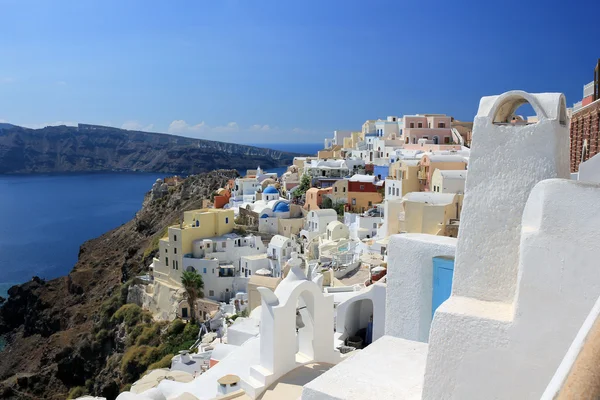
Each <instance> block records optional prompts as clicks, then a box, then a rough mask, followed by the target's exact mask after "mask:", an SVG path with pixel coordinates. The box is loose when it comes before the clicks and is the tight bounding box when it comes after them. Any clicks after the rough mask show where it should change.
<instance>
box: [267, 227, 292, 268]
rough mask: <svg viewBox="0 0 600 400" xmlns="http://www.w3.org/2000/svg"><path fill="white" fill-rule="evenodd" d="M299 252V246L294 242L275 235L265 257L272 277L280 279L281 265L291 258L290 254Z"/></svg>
mask: <svg viewBox="0 0 600 400" xmlns="http://www.w3.org/2000/svg"><path fill="white" fill-rule="evenodd" d="M299 251H300V245H299V244H298V243H296V241H295V240H292V239H290V238H289V237H285V236H282V235H275V236H273V238H272V239H271V241H270V242H269V247H268V249H267V257H268V258H269V261H270V268H271V271H272V275H271V276H274V277H280V276H281V274H282V272H283V265H284V264H285V263H286V262H287V260H289V259H290V258H291V257H292V253H297V252H299Z"/></svg>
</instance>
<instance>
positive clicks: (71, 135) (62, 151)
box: [0, 124, 296, 174]
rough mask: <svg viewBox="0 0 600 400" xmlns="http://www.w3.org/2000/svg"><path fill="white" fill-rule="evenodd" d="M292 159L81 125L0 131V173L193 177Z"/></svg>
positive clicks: (277, 164) (249, 148)
mask: <svg viewBox="0 0 600 400" xmlns="http://www.w3.org/2000/svg"><path fill="white" fill-rule="evenodd" d="M295 155H296V154H293V153H286V152H281V151H277V150H271V149H264V148H259V147H253V146H245V145H241V144H235V143H223V142H215V141H210V140H201V139H191V138H186V137H181V136H173V135H166V134H162V133H149V132H136V131H127V130H123V129H117V128H110V127H101V126H95V125H83V124H80V125H79V127H68V126H49V127H46V128H43V129H26V128H21V127H14V126H12V127H11V126H4V127H0V174H1V173H48V172H88V171H143V172H167V173H174V174H196V173H200V172H207V171H211V170H214V169H218V168H231V169H240V170H243V169H246V168H250V167H252V168H255V167H256V166H257V165H260V166H261V167H263V168H272V167H281V166H286V165H290V164H291V162H292V159H293V157H294V156H295Z"/></svg>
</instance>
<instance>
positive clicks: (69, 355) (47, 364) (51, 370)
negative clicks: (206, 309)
mask: <svg viewBox="0 0 600 400" xmlns="http://www.w3.org/2000/svg"><path fill="white" fill-rule="evenodd" d="M236 176H237V172H236V171H235V170H217V171H213V172H209V173H206V174H201V175H193V176H190V177H188V178H187V179H185V180H184V181H183V182H182V183H181V184H180V185H178V186H177V187H176V188H175V189H174V190H164V187H163V188H160V185H158V186H155V188H154V190H152V191H150V192H149V193H148V194H147V195H146V198H145V200H144V204H143V207H142V209H141V210H140V211H139V212H138V213H137V214H136V216H135V218H134V219H133V220H131V221H129V222H127V223H126V224H124V225H122V226H120V227H118V228H116V229H114V230H112V231H110V232H107V233H105V234H104V235H102V236H100V237H98V238H96V239H93V240H90V241H88V242H86V243H84V244H83V245H82V246H81V249H80V252H79V260H78V262H77V264H76V265H75V267H74V268H73V270H72V271H71V273H70V274H69V275H68V276H66V277H63V278H58V279H53V280H51V281H47V282H45V281H43V280H41V279H38V278H34V279H32V280H31V281H30V282H28V283H26V284H23V285H19V286H15V287H13V288H11V289H10V291H9V294H10V297H9V299H8V300H7V301H6V302H5V303H4V304H3V306H2V307H1V308H0V335H2V334H4V335H5V337H6V338H7V341H8V344H7V347H6V349H5V350H4V351H3V352H2V353H1V356H0V398H18V399H20V398H23V399H25V398H28V399H30V398H52V399H65V398H66V397H67V396H68V393H69V391H70V390H72V389H73V388H75V387H79V389H76V391H78V392H81V391H82V390H85V391H87V392H90V393H91V394H94V395H99V396H104V397H108V398H109V399H110V398H114V397H115V396H116V394H117V393H118V392H119V390H120V389H122V388H123V387H124V386H125V385H127V384H129V383H131V380H132V379H134V378H135V377H136V376H137V374H139V373H141V372H143V371H141V370H142V369H144V370H145V368H147V367H148V365H150V364H152V363H155V362H161V361H164V360H162V359H163V358H164V357H166V356H168V354H171V353H172V352H174V351H176V350H177V343H176V341H173V342H170V341H169V339H168V338H169V335H168V327H167V326H162V325H160V324H155V323H153V322H152V321H150V320H148V316H147V315H145V314H144V313H139V315H138V316H137V317H135V315H137V314H138V312H137V311H132V309H129V310H127V309H125V310H122V309H121V307H122V306H123V304H125V297H126V285H124V283H126V282H127V281H128V280H129V279H131V278H132V277H134V276H136V275H137V274H139V273H141V272H143V271H144V270H145V268H146V267H147V266H148V265H149V264H150V262H151V259H152V257H153V256H154V253H155V251H156V246H155V244H156V242H157V239H158V238H160V237H161V236H162V235H163V234H164V229H165V227H166V226H168V225H170V224H172V223H173V222H174V221H177V220H178V218H180V216H181V213H182V211H184V210H190V209H194V208H199V207H201V204H202V200H203V199H205V198H208V197H209V196H210V193H212V192H213V191H215V190H216V189H218V188H219V187H222V186H223V185H224V184H225V183H226V182H227V180H228V179H231V178H234V177H236ZM132 315H133V316H132ZM132 318H133V319H132ZM126 319H127V320H129V321H130V323H132V322H131V321H133V320H135V323H133V324H132V325H131V326H130V327H129V328H128V327H127V324H128V323H127V322H126ZM165 332H166V333H165ZM157 333H158V335H156V334H157ZM189 334H190V332H188V335H189ZM186 337H187V336H186ZM157 338H158V339H157ZM180 339H181V338H178V339H177V340H180ZM169 343H170V344H169ZM144 346H145V347H144ZM161 346H162V347H161ZM169 346H170V347H169ZM131 349H133V350H131ZM149 349H155V350H149ZM128 351H129V353H128ZM124 357H126V360H133V361H132V362H131V363H128V362H125V365H127V366H126V367H123V365H124V364H123V358H124ZM82 387H83V388H82Z"/></svg>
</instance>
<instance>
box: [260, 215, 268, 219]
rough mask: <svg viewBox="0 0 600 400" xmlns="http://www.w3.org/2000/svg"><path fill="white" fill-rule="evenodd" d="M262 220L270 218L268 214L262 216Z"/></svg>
mask: <svg viewBox="0 0 600 400" xmlns="http://www.w3.org/2000/svg"><path fill="white" fill-rule="evenodd" d="M260 217H261V218H269V216H268V215H267V214H263V215H261V216H260Z"/></svg>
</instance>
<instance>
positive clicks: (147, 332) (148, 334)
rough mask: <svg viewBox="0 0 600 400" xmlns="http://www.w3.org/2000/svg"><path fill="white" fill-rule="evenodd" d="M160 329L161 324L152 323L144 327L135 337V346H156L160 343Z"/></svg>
mask: <svg viewBox="0 0 600 400" xmlns="http://www.w3.org/2000/svg"><path fill="white" fill-rule="evenodd" d="M136 328H137V327H136ZM160 329H161V324H153V325H150V326H146V327H144V329H143V330H142V333H140V335H139V336H138V337H137V339H136V341H135V344H136V345H137V346H141V345H148V346H158V345H159V344H160Z"/></svg>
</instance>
